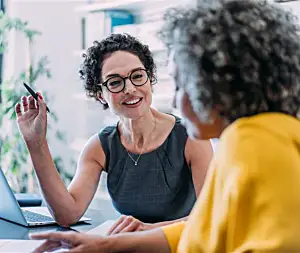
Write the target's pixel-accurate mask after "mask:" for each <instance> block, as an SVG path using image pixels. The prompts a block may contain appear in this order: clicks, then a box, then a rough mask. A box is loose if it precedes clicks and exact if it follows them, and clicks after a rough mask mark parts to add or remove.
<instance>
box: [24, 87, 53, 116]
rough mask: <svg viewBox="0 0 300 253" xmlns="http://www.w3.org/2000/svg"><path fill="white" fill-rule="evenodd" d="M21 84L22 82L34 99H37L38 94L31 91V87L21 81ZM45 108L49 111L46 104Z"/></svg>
mask: <svg viewBox="0 0 300 253" xmlns="http://www.w3.org/2000/svg"><path fill="white" fill-rule="evenodd" d="M23 84H24V86H25V88H26V90H28V92H29V93H30V94H31V95H32V96H33V97H34V99H35V100H36V101H38V95H37V94H36V93H35V92H34V91H33V89H31V88H30V87H29V86H28V85H27V84H26V83H23ZM46 108H47V112H49V113H50V110H49V108H48V106H46Z"/></svg>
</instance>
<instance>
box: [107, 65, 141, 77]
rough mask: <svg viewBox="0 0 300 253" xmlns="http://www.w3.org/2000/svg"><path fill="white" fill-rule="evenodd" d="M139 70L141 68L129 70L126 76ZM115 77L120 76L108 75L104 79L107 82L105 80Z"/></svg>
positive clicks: (115, 74)
mask: <svg viewBox="0 0 300 253" xmlns="http://www.w3.org/2000/svg"><path fill="white" fill-rule="evenodd" d="M139 69H143V68H142V67H138V68H134V69H132V70H130V71H129V72H128V75H129V74H131V73H132V72H133V71H136V70H139ZM116 76H121V75H120V74H117V73H114V74H109V75H107V76H106V77H105V78H104V79H105V80H107V79H108V78H110V77H116Z"/></svg>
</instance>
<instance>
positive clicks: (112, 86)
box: [102, 69, 149, 93]
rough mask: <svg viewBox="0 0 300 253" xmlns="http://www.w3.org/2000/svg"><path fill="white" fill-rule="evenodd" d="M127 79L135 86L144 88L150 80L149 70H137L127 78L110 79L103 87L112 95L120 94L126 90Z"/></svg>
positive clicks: (115, 77) (116, 77)
mask: <svg viewBox="0 0 300 253" xmlns="http://www.w3.org/2000/svg"><path fill="white" fill-rule="evenodd" d="M126 79H129V80H130V82H131V83H132V84H133V85H135V86H142V85H144V84H145V83H147V81H148V80H149V75H148V72H147V70H145V69H137V70H134V71H132V72H131V73H130V75H129V76H127V77H122V76H114V77H110V78H108V79H107V80H106V81H105V82H104V83H102V86H106V88H107V89H108V90H109V91H110V92H111V93H119V92H121V91H123V90H124V89H125V84H126Z"/></svg>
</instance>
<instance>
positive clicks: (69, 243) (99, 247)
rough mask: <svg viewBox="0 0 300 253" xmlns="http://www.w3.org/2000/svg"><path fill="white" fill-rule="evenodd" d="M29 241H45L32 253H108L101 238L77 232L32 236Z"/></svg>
mask: <svg viewBox="0 0 300 253" xmlns="http://www.w3.org/2000/svg"><path fill="white" fill-rule="evenodd" d="M30 237H31V239H34V240H46V241H45V242H44V243H43V244H42V245H40V246H39V247H38V248H36V249H35V250H34V251H33V253H42V252H46V251H54V250H57V249H61V248H65V249H69V250H68V252H70V253H72V252H77V253H79V252H91V253H92V252H98V253H99V252H100V253H101V252H106V253H109V252H110V250H109V249H108V244H107V243H106V240H105V239H104V238H103V237H100V236H93V235H86V234H82V233H78V232H50V233H39V234H32V235H31V236H30Z"/></svg>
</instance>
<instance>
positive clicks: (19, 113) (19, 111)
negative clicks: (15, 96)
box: [15, 103, 22, 118]
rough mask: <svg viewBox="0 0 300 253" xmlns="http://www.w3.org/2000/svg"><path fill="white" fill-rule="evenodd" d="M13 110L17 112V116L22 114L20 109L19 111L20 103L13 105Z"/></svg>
mask: <svg viewBox="0 0 300 253" xmlns="http://www.w3.org/2000/svg"><path fill="white" fill-rule="evenodd" d="M15 112H16V114H17V118H19V117H21V116H22V111H21V104H20V103H17V104H16V106H15Z"/></svg>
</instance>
